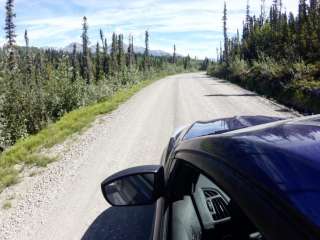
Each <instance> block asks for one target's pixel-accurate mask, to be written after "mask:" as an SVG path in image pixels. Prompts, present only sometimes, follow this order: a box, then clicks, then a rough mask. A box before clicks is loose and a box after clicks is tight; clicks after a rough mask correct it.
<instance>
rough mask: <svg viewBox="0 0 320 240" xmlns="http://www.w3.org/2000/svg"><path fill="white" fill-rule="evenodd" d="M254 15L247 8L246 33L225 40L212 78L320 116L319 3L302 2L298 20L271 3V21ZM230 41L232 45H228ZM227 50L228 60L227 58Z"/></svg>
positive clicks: (244, 29) (212, 65) (278, 2)
mask: <svg viewBox="0 0 320 240" xmlns="http://www.w3.org/2000/svg"><path fill="white" fill-rule="evenodd" d="M263 2H264V1H262V6H261V9H262V10H261V15H260V16H259V17H256V16H251V15H250V6H249V5H247V11H246V18H245V22H244V27H243V35H242V39H241V40H240V37H239V35H238V34H237V36H235V37H233V38H231V39H229V38H228V39H226V36H227V33H226V19H227V16H226V8H225V9H224V16H223V19H224V28H223V30H224V33H225V35H224V36H225V39H224V40H225V47H224V48H225V49H224V51H222V49H220V51H218V56H217V60H218V61H217V62H215V63H212V64H210V65H209V67H208V70H207V72H208V74H210V75H212V76H216V77H220V78H226V79H229V80H231V81H233V82H236V83H238V84H240V85H242V86H243V87H246V88H249V89H251V90H254V91H256V92H258V93H261V94H264V95H266V96H269V97H272V98H274V99H277V100H278V101H280V102H282V103H284V104H286V105H288V106H291V107H294V108H296V109H298V110H301V111H303V112H307V113H310V112H311V113H320V94H319V93H320V64H319V58H320V35H319V32H320V5H319V3H318V2H317V1H316V0H315V1H310V2H309V3H307V1H304V0H303V1H299V12H298V15H297V16H294V14H293V13H289V14H287V13H286V12H284V11H283V10H282V7H281V1H277V0H275V1H273V5H272V6H271V8H270V11H269V12H270V14H269V17H266V16H265V12H266V11H265V9H264V4H263ZM226 42H228V44H226ZM226 52H229V59H226V57H225V55H226Z"/></svg>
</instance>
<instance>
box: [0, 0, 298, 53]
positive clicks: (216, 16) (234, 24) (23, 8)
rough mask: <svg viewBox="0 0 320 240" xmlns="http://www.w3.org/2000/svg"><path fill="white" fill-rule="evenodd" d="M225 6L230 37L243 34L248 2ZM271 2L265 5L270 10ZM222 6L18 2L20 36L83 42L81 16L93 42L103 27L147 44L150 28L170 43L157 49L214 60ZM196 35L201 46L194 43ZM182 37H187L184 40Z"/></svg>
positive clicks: (233, 0) (212, 1)
mask: <svg viewBox="0 0 320 240" xmlns="http://www.w3.org/2000/svg"><path fill="white" fill-rule="evenodd" d="M3 1H4V0H0V3H1V2H2V4H3ZM226 2H227V7H228V13H229V14H228V30H229V34H230V35H232V34H234V33H235V32H236V31H237V29H242V22H243V19H244V14H245V7H246V0H241V1H240V0H226ZM271 2H272V0H267V5H268V6H269V5H270V4H271ZM223 4H224V0H118V1H114V0H89V1H88V0H70V1H64V0H55V1H52V0H34V1H32V2H30V1H27V0H17V13H18V17H17V26H18V27H19V28H18V29H19V36H20V37H19V39H18V40H19V42H23V37H22V36H23V34H22V31H23V30H24V29H25V28H27V29H28V31H29V37H30V40H31V42H33V43H35V44H36V45H44V44H45V45H48V44H51V45H54V46H63V45H64V44H66V43H68V41H79V40H80V34H81V22H82V17H83V15H86V16H87V17H88V23H89V26H90V38H91V39H92V42H94V41H96V40H97V39H98V38H99V33H98V29H99V28H102V29H103V30H104V31H105V32H106V33H108V34H107V36H108V37H109V38H110V36H111V32H112V31H116V32H123V33H125V36H126V37H127V35H129V34H132V35H134V37H135V39H136V42H137V44H140V45H143V38H144V31H145V30H146V29H149V30H150V31H151V34H153V33H154V34H156V35H157V36H159V35H163V34H165V36H166V38H167V39H160V38H159V39H156V37H154V38H153V37H152V35H151V46H152V47H153V48H161V49H165V50H171V46H172V45H173V43H174V42H175V43H177V45H178V48H179V49H180V52H182V53H184V54H187V53H188V52H190V53H191V54H192V55H195V54H198V55H199V56H200V57H204V56H205V55H209V56H211V57H212V56H214V55H215V52H216V50H215V49H216V47H218V46H219V42H220V39H222V31H221V30H222V20H221V18H222V10H223ZM250 5H251V10H252V12H253V13H259V11H260V1H259V0H256V1H253V0H251V1H250ZM284 5H285V6H286V8H287V9H288V10H290V11H296V9H297V3H296V1H290V0H284ZM268 6H267V7H268ZM2 14H3V13H2ZM177 34H179V36H180V37H178V36H177ZM195 35H196V37H197V41H194V40H193V37H194V36H195ZM181 36H186V37H185V40H183V38H181ZM201 36H202V37H201ZM200 37H201V40H199V39H200ZM200 44H201V46H200Z"/></svg>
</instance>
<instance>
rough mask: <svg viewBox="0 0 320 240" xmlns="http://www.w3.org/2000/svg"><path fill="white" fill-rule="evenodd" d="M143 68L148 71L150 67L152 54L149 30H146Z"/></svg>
mask: <svg viewBox="0 0 320 240" xmlns="http://www.w3.org/2000/svg"><path fill="white" fill-rule="evenodd" d="M143 69H144V70H145V71H148V70H149V69H150V56H149V32H148V31H146V32H145V50H144V59H143Z"/></svg>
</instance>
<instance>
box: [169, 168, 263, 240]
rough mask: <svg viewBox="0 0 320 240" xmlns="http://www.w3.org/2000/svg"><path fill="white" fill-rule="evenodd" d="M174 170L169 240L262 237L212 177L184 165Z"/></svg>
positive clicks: (223, 239) (224, 239) (222, 239)
mask: <svg viewBox="0 0 320 240" xmlns="http://www.w3.org/2000/svg"><path fill="white" fill-rule="evenodd" d="M176 172H178V174H176V176H175V180H174V182H175V184H174V188H172V189H171V190H170V191H173V192H172V203H171V211H172V214H171V221H170V224H171V239H172V240H179V239H186V240H189V239H190V240H207V239H221V240H227V239H230V240H232V239H237V240H239V239H264V238H263V236H262V235H261V234H260V232H259V231H258V230H257V228H256V227H255V226H254V224H253V223H252V222H251V221H250V220H249V218H248V217H247V216H246V215H245V214H244V213H243V212H242V211H241V209H240V207H238V205H237V203H236V202H234V201H233V200H232V199H231V198H230V197H229V196H228V195H227V193H225V192H224V191H223V190H222V189H221V188H219V187H218V185H217V184H216V183H215V182H214V181H213V180H211V179H209V178H208V177H206V176H204V175H203V174H201V173H200V171H198V170H197V169H195V168H193V167H190V166H187V165H186V166H183V165H182V166H180V167H179V169H178V170H177V171H176ZM185 174H187V175H185Z"/></svg>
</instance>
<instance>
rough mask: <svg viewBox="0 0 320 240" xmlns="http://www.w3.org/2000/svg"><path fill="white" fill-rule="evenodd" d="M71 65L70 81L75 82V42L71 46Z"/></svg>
mask: <svg viewBox="0 0 320 240" xmlns="http://www.w3.org/2000/svg"><path fill="white" fill-rule="evenodd" d="M71 66H72V76H71V81H72V82H75V81H76V80H77V75H78V74H77V44H75V43H74V44H73V47H72V57H71Z"/></svg>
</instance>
